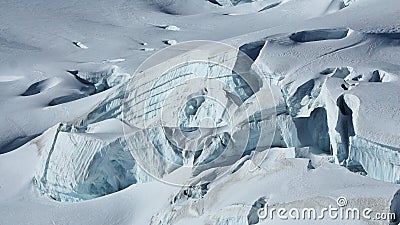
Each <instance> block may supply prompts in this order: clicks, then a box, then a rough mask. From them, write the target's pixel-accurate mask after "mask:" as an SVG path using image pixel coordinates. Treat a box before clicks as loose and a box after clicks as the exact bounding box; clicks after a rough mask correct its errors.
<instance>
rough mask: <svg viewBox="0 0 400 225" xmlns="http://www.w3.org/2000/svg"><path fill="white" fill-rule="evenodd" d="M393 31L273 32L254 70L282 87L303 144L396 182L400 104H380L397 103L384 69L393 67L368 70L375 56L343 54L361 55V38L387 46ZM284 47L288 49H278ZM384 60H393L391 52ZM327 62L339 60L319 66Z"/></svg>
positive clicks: (392, 81)
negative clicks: (350, 59) (349, 58)
mask: <svg viewBox="0 0 400 225" xmlns="http://www.w3.org/2000/svg"><path fill="white" fill-rule="evenodd" d="M391 36H393V35H389V34H381V35H376V34H362V33H359V32H355V31H352V30H349V29H331V30H311V31H301V32H297V33H293V34H288V35H287V36H285V35H278V36H276V37H271V38H270V39H267V40H266V43H265V45H264V47H263V48H262V49H261V51H260V53H259V55H258V57H257V59H256V60H255V64H254V65H253V68H255V67H257V68H259V70H260V71H261V73H263V74H264V75H265V76H266V77H267V78H269V79H270V80H271V83H275V84H277V85H278V86H280V88H281V90H282V93H283V97H284V98H285V100H286V104H287V106H288V109H289V112H290V115H291V116H292V117H295V118H294V121H295V124H296V129H297V131H298V132H297V133H298V139H299V141H300V146H313V147H315V148H316V149H318V150H319V151H321V152H325V153H328V154H330V153H332V154H333V155H334V156H335V157H336V162H337V163H339V164H342V165H345V166H346V165H347V163H350V164H351V163H353V162H354V163H360V166H361V167H362V168H363V170H365V171H366V173H367V174H368V176H370V177H373V178H376V179H380V180H385V181H390V182H398V181H397V180H399V178H400V177H399V174H397V171H398V166H399V155H398V148H399V147H400V143H399V142H398V141H395V140H396V139H397V138H395V137H394V136H393V131H395V130H398V128H396V127H394V126H392V124H393V121H391V120H395V121H397V119H396V118H398V112H399V110H398V109H397V107H396V109H393V110H392V111H391V112H388V111H387V110H385V108H386V107H389V108H391V106H387V105H386V104H385V103H384V102H386V100H389V99H390V100H389V101H391V102H397V101H398V98H397V97H394V96H397V89H392V87H393V86H392V85H397V84H398V81H397V79H398V75H395V73H393V72H387V71H388V70H392V69H393V68H392V67H391V66H388V67H386V68H382V69H375V68H373V69H367V68H370V67H371V65H374V66H376V67H377V68H379V65H375V64H373V63H371V61H373V59H369V58H367V59H364V60H360V61H357V62H348V61H346V60H344V59H345V58H346V57H347V56H344V55H345V54H351V55H353V56H354V57H359V58H363V53H362V52H363V51H364V50H365V48H366V47H365V45H364V44H362V43H369V44H370V45H374V44H375V43H381V45H385V46H392V44H393V43H395V42H396V43H397V41H396V40H395V39H393V38H390V37H391ZM333 44H335V45H336V47H333ZM316 46H318V48H315V47H316ZM286 49H290V50H286ZM296 49H298V50H296ZM328 49H332V50H328ZM350 49H351V50H352V51H351V52H350ZM282 51H290V53H289V54H287V55H280V52H282ZM377 54H378V53H377ZM293 56H296V57H293ZM299 56H301V57H299ZM328 56H329V57H328ZM330 56H335V57H333V58H330ZM380 56H382V55H380ZM374 57H375V56H374V55H372V57H371V58H374ZM387 57H388V56H387ZM387 60H389V61H391V59H390V56H389V57H388V59H387ZM327 61H329V64H330V66H331V65H337V66H336V67H330V66H329V67H325V68H323V66H324V65H325V64H326V62H327ZM289 62H290V63H289ZM285 63H289V64H285ZM287 65H290V66H287ZM374 83H375V84H374ZM372 93H375V94H372ZM377 93H379V94H377ZM383 93H386V94H383ZM395 93H396V94H395ZM378 96H387V97H385V98H387V99H386V100H380V97H378ZM377 111H379V112H380V113H381V116H379V118H378V116H377V115H378V114H377ZM321 112H323V113H321ZM389 117H390V119H389ZM367 121H369V122H367ZM376 121H381V122H376ZM389 121H390V122H389ZM383 124H385V125H383ZM299 130H300V131H299ZM389 130H390V132H389ZM378 159H379V160H378ZM350 164H349V167H352V165H350ZM382 168H385V169H382Z"/></svg>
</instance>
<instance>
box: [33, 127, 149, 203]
mask: <svg viewBox="0 0 400 225" xmlns="http://www.w3.org/2000/svg"><path fill="white" fill-rule="evenodd" d="M46 136H53V142H52V143H46V145H44V146H43V148H42V149H41V152H40V154H41V161H42V163H41V164H39V165H38V166H39V167H38V168H37V170H36V174H35V181H36V185H37V186H38V187H39V190H40V191H41V192H42V193H44V194H46V195H49V196H50V197H51V198H53V199H55V200H58V201H79V200H86V199H92V198H95V197H99V196H103V195H106V194H110V193H113V192H116V191H119V190H121V189H124V188H126V187H128V186H129V185H131V184H135V183H140V182H144V181H149V180H151V177H150V176H148V175H147V174H146V173H145V172H143V171H142V170H141V168H140V167H138V165H136V163H135V160H134V158H133V157H132V155H131V153H130V151H129V149H128V148H127V147H126V142H125V141H124V139H121V138H116V139H110V140H101V139H102V138H101V137H96V136H93V135H91V134H87V133H84V132H82V131H79V130H76V129H75V128H73V127H72V128H71V127H70V126H66V125H62V124H60V125H59V126H57V127H54V128H53V129H52V130H50V131H48V132H46ZM67 146H68V151H66V150H65V149H66V147H67Z"/></svg>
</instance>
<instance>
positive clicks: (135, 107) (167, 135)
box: [35, 46, 296, 201]
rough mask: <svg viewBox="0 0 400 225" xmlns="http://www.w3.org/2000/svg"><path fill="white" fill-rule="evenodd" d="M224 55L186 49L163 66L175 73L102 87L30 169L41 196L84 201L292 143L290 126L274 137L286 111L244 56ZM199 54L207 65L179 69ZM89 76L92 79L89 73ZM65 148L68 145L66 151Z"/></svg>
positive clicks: (162, 71) (161, 70) (155, 72)
mask: <svg viewBox="0 0 400 225" xmlns="http://www.w3.org/2000/svg"><path fill="white" fill-rule="evenodd" d="M219 47H221V46H219ZM222 48H226V49H225V50H227V51H214V50H213V49H211V50H212V51H210V49H207V50H206V51H204V50H202V49H194V51H193V52H189V53H188V54H184V55H181V56H179V57H177V58H173V59H170V60H172V62H174V63H177V62H176V60H178V62H179V60H183V61H184V62H185V63H183V64H179V63H178V66H177V67H174V68H172V69H171V68H168V67H167V66H168V64H166V65H163V64H160V65H157V66H156V67H151V68H150V69H149V70H144V71H142V72H141V73H140V74H138V75H137V76H135V77H134V78H133V79H131V81H130V82H129V83H121V84H119V85H117V86H115V87H111V89H110V90H107V96H106V98H105V99H104V100H103V101H102V102H100V103H99V104H98V105H97V106H96V107H94V108H93V109H92V110H91V111H90V112H89V113H87V114H86V115H85V116H84V117H82V118H81V119H79V120H77V121H75V122H74V123H72V124H71V125H60V127H59V128H58V129H57V131H56V132H55V134H53V135H54V141H53V143H52V144H51V145H49V146H48V147H47V148H45V149H46V150H45V151H44V152H43V155H42V162H43V163H42V167H40V168H38V170H37V172H36V176H35V179H36V181H37V186H38V187H39V189H40V190H41V191H42V192H43V193H46V194H48V195H49V196H51V197H52V198H54V199H56V200H60V201H78V200H86V199H91V198H95V197H98V196H103V195H106V194H109V193H113V192H116V191H118V190H121V189H123V188H125V187H127V186H129V185H131V184H135V183H142V182H147V181H149V180H151V177H152V176H153V177H155V178H162V177H163V176H164V175H166V174H169V173H171V172H172V171H174V170H176V169H178V168H180V167H192V169H193V174H199V173H201V172H203V171H205V170H208V169H210V168H215V167H220V166H229V165H232V164H234V163H235V162H236V161H237V160H238V159H240V158H241V157H242V155H243V154H250V153H251V152H252V151H255V150H257V151H260V150H263V149H265V148H268V147H269V146H270V145H271V143H272V142H274V144H276V145H285V146H288V145H291V144H292V142H295V141H296V138H295V137H293V136H291V135H290V134H287V133H285V131H284V129H283V128H284V127H285V126H292V125H288V124H286V123H285V122H283V121H282V122H281V126H280V128H281V130H279V132H278V130H277V128H276V124H275V120H274V118H275V116H276V115H277V112H276V110H275V108H276V105H277V104H278V106H279V107H278V108H279V110H280V111H279V112H278V113H279V114H280V113H284V112H286V109H285V106H284V103H283V99H282V98H279V95H278V98H277V99H274V94H273V93H272V92H271V90H270V88H269V87H268V86H267V85H266V84H265V83H263V81H262V79H261V78H257V76H256V74H252V73H251V72H250V65H251V63H247V62H245V61H244V58H246V57H245V55H244V56H241V57H242V58H241V57H237V54H238V53H237V50H236V49H231V48H227V47H226V46H222ZM199 51H200V53H199ZM199 54H200V59H201V57H204V58H205V59H207V60H209V61H201V60H196V61H193V62H190V61H189V63H188V62H187V59H188V57H189V58H190V57H195V58H197V57H199ZM202 54H204V55H202ZM174 60H175V61H174ZM166 63H168V61H166ZM164 64H165V63H164ZM238 69H240V70H238ZM144 75H146V76H144ZM111 77H112V75H111ZM89 78H91V79H94V80H92V81H93V82H95V81H96V76H94V77H90V76H89V77H86V78H85V80H86V79H89ZM152 79H154V80H152ZM149 81H153V82H149ZM125 90H128V91H127V92H125ZM275 92H277V90H275ZM261 99H262V100H263V101H260V100H261ZM123 101H124V104H123V105H122V102H123ZM141 107H143V108H141ZM120 119H123V120H124V123H128V124H129V125H130V127H129V126H126V127H125V128H121V129H123V131H124V132H122V131H121V130H120V129H116V128H113V127H114V126H118V125H119V126H121V127H124V126H125V125H123V123H121V121H120ZM109 121H112V122H109ZM108 126H111V128H107V127H108ZM126 129H128V130H131V131H128V130H126ZM118 130H119V131H118ZM109 132H111V134H110V133H109ZM103 133H104V134H103ZM275 133H277V135H275ZM105 134H109V135H105ZM106 137H107V139H106V140H102V139H103V138H106ZM64 146H73V147H72V148H71V147H70V150H69V151H65V147H64ZM84 149H85V150H84ZM63 158H64V160H62V159H63ZM73 168H75V169H73ZM112 174H115V176H112Z"/></svg>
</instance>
